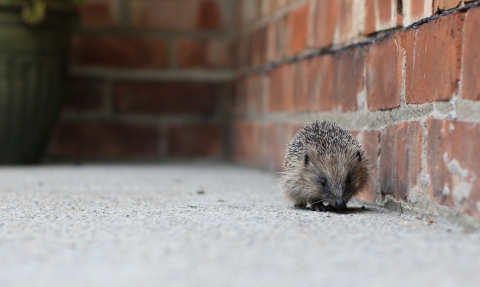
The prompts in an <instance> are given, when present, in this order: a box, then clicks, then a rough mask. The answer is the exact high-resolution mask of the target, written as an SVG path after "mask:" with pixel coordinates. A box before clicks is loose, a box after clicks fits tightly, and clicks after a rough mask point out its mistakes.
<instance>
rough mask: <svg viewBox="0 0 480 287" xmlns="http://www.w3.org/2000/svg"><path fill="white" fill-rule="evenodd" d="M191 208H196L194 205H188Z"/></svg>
mask: <svg viewBox="0 0 480 287" xmlns="http://www.w3.org/2000/svg"><path fill="white" fill-rule="evenodd" d="M189 206H190V207H191V208H197V206H196V205H189Z"/></svg>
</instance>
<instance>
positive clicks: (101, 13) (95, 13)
mask: <svg viewBox="0 0 480 287" xmlns="http://www.w3.org/2000/svg"><path fill="white" fill-rule="evenodd" d="M118 3H119V2H118V1H116V0H87V1H86V2H85V3H83V4H82V5H80V7H79V13H80V18H81V20H82V26H84V27H109V26H114V25H117V23H118V20H119V6H118Z"/></svg>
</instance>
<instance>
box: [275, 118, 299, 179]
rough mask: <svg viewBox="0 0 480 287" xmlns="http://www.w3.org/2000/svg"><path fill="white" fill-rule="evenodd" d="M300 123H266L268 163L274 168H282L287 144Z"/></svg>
mask: <svg viewBox="0 0 480 287" xmlns="http://www.w3.org/2000/svg"><path fill="white" fill-rule="evenodd" d="M302 126H303V125H301V124H287V123H275V124H269V125H268V141H267V142H268V149H269V159H270V160H269V165H270V168H273V169H275V170H279V171H281V170H283V161H284V159H285V152H286V150H287V145H288V144H289V143H290V142H291V141H292V139H293V137H294V136H295V134H296V133H297V132H298V130H300V128H301V127H302Z"/></svg>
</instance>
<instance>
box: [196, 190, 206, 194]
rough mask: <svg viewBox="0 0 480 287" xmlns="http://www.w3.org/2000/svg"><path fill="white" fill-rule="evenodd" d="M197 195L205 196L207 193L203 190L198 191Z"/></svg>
mask: <svg viewBox="0 0 480 287" xmlns="http://www.w3.org/2000/svg"><path fill="white" fill-rule="evenodd" d="M197 194H205V191H203V190H198V191H197Z"/></svg>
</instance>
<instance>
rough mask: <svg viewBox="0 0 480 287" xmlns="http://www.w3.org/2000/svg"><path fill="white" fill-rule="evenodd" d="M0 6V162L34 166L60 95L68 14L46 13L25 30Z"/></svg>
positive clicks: (13, 11) (15, 11)
mask: <svg viewBox="0 0 480 287" xmlns="http://www.w3.org/2000/svg"><path fill="white" fill-rule="evenodd" d="M20 14H21V7H19V6H12V5H0V164H30V163H37V162H38V161H39V160H40V159H41V157H42V155H43V152H44V150H45V148H46V146H47V144H48V141H49V138H50V133H51V130H52V127H53V125H54V123H55V120H56V119H57V116H58V113H59V110H60V103H61V100H62V97H63V95H64V90H65V89H64V86H65V76H66V61H67V48H68V39H69V34H70V28H71V23H72V20H74V19H75V17H74V16H75V14H74V13H73V10H67V9H49V10H48V14H47V15H48V16H47V19H46V20H45V21H44V22H42V23H41V24H39V25H36V26H29V25H27V24H25V23H24V22H23V21H22V20H21V16H20Z"/></svg>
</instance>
